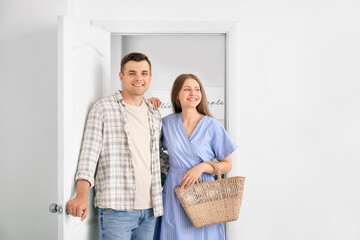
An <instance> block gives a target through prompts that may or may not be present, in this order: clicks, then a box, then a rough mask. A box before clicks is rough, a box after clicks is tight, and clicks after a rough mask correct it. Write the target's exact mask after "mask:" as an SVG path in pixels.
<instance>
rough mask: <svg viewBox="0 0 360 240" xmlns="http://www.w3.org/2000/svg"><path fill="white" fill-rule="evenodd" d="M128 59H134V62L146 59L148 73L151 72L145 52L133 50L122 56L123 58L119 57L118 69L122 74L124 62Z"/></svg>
mask: <svg viewBox="0 0 360 240" xmlns="http://www.w3.org/2000/svg"><path fill="white" fill-rule="evenodd" d="M129 61H135V62H141V61H147V62H148V64H149V67H150V73H151V62H150V60H149V59H148V57H147V56H146V55H145V54H142V53H138V52H133V53H129V54H128V55H126V56H125V57H123V59H121V64H120V71H121V73H122V74H124V68H125V64H126V63H127V62H129Z"/></svg>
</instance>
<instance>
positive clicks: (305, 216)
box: [79, 0, 360, 240]
mask: <svg viewBox="0 0 360 240" xmlns="http://www.w3.org/2000/svg"><path fill="white" fill-rule="evenodd" d="M359 4H360V3H359V2H358V1H351V0H343V1H340V0H332V1H331V0H330V1H325V0H313V1H300V0H298V1H284V0H283V1H282V0H275V1H266V0H258V1H235V0H233V1H206V0H199V1H190V0H184V1H145V0H143V1H122V2H120V3H119V2H118V1H115V0H104V1H94V0H90V1H89V0H86V1H85V0H82V1H80V3H79V9H80V12H79V16H80V18H81V19H83V20H84V21H88V20H91V19H95V20H96V19H97V20H98V19H118V20H120V19H126V20H135V19H152V20H238V21H239V29H240V33H241V34H240V36H239V39H240V40H239V54H240V57H239V59H238V61H239V66H238V67H239V74H240V76H241V78H240V79H238V81H237V82H236V83H233V86H236V87H237V90H238V93H239V96H240V97H239V99H240V102H239V103H238V107H237V108H236V109H230V111H232V112H233V113H236V116H235V117H236V118H237V119H238V124H239V127H238V129H236V131H235V132H232V133H230V134H231V135H232V136H234V139H235V141H236V142H237V143H238V145H239V146H240V148H239V150H237V152H236V153H235V154H234V170H233V173H235V174H241V175H244V176H246V177H247V180H246V191H245V194H244V200H243V206H242V210H241V214H240V220H239V221H238V222H236V223H232V224H229V228H228V230H229V231H228V239H245V240H250V239H254V240H258V239H261V240H266V239H274V240H275V239H276V240H279V239H283V240H287V239H299V240H300V239H314V240H319V239H324V240H325V239H326V240H332V239H334V240H335V239H349V240H351V239H354V240H355V239H359V238H360V229H359V226H360V204H359V202H360V177H359V174H357V172H358V169H359V167H360V163H359V158H360V153H359V151H358V149H357V148H358V146H359V144H360V137H359V136H360V125H359V122H360V112H359V110H358V108H359V103H360V94H358V93H359V91H360V82H359V77H360V73H359V71H358V66H359V63H360V58H359V54H360V45H359V44H358V42H360V28H359V24H360V19H359V14H358V12H359V10H360V5H359Z"/></svg>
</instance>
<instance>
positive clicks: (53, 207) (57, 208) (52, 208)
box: [49, 203, 63, 214]
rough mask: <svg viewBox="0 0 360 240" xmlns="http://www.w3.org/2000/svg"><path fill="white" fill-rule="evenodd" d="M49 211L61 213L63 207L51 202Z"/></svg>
mask: <svg viewBox="0 0 360 240" xmlns="http://www.w3.org/2000/svg"><path fill="white" fill-rule="evenodd" d="M49 211H50V212H52V213H59V214H61V213H62V212H63V208H62V207H61V206H60V205H57V204H56V203H52V204H50V206H49Z"/></svg>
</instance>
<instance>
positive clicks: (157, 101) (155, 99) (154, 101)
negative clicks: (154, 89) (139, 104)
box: [148, 97, 161, 109]
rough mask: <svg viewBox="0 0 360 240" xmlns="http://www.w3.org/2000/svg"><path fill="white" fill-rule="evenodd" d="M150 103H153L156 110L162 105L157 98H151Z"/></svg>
mask: <svg viewBox="0 0 360 240" xmlns="http://www.w3.org/2000/svg"><path fill="white" fill-rule="evenodd" d="M148 101H149V102H151V104H152V105H154V107H155V109H158V108H159V107H160V105H161V101H160V99H158V98H155V97H152V98H149V99H148Z"/></svg>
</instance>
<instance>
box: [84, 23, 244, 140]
mask: <svg viewBox="0 0 360 240" xmlns="http://www.w3.org/2000/svg"><path fill="white" fill-rule="evenodd" d="M91 25H93V26H95V27H98V28H101V29H103V30H106V31H108V32H110V33H111V34H119V35H149V34H150V35H172V34H176V35H192V34H197V35H199V34H200V35H201V34H204V35H206V34H224V35H225V39H226V43H225V47H226V50H225V64H226V66H225V85H224V91H225V92H224V95H225V98H224V99H225V128H226V129H227V130H228V132H229V134H230V136H231V137H232V138H233V139H234V140H236V139H235V138H236V136H237V135H236V130H237V129H238V128H237V127H236V124H238V121H237V120H238V119H237V118H238V116H239V114H238V112H237V110H238V108H237V107H236V105H237V103H239V98H238V96H237V95H238V94H236V89H238V88H236V86H238V85H239V84H238V82H239V81H238V80H239V79H240V78H239V74H238V66H239V64H238V59H239V54H238V52H239V51H238V49H239V47H238V43H239V35H240V24H239V22H238V21H212V20H209V21H207V20H203V21H165V20H136V21H135V20H93V21H91ZM233 106H234V107H233Z"/></svg>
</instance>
